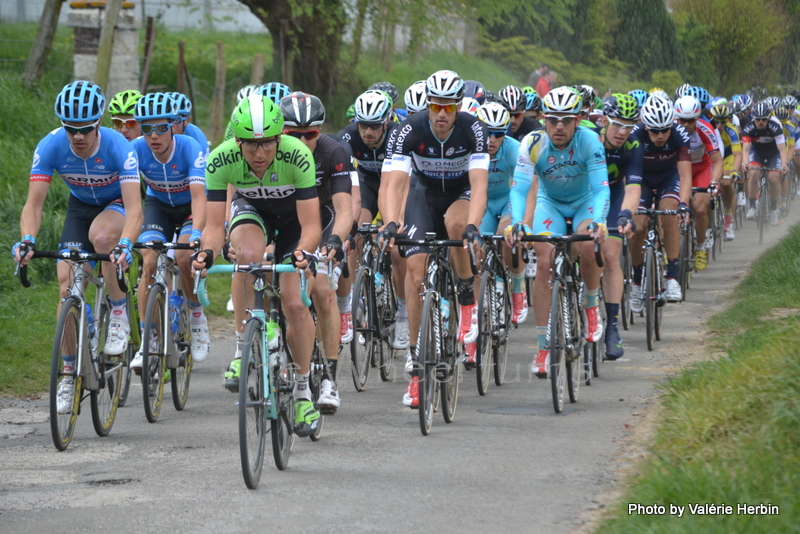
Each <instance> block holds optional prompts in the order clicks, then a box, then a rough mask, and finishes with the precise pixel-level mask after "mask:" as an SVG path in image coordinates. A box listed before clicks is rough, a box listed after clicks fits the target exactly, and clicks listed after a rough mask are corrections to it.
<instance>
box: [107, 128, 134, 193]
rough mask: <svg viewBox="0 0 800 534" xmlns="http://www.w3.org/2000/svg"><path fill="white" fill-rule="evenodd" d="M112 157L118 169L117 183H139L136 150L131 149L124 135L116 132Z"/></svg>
mask: <svg viewBox="0 0 800 534" xmlns="http://www.w3.org/2000/svg"><path fill="white" fill-rule="evenodd" d="M112 132H113V134H114V143H115V145H116V146H115V150H114V157H115V159H116V161H115V163H116V165H117V168H118V169H119V183H120V184H124V183H136V184H138V183H139V157H138V156H137V155H136V150H134V149H133V147H132V146H131V144H130V143H129V142H128V140H127V139H125V137H124V136H123V135H122V134H121V133H118V132H114V131H113V130H112Z"/></svg>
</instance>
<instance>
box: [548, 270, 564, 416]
mask: <svg viewBox="0 0 800 534" xmlns="http://www.w3.org/2000/svg"><path fill="white" fill-rule="evenodd" d="M564 298H565V295H564V287H563V286H562V285H561V282H559V281H558V280H556V281H554V282H553V287H552V292H551V296H550V315H549V317H548V323H547V325H548V326H547V330H548V332H549V333H550V347H549V348H550V369H549V371H550V388H551V392H552V394H553V409H554V410H555V412H556V413H561V412H562V411H563V410H564V393H565V391H564V389H565V386H566V369H565V368H564V367H565V364H566V356H565V353H566V346H567V337H566V335H567V334H566V325H565V324H564Z"/></svg>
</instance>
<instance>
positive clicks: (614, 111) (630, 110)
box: [603, 93, 639, 121]
mask: <svg viewBox="0 0 800 534" xmlns="http://www.w3.org/2000/svg"><path fill="white" fill-rule="evenodd" d="M603 113H605V114H606V116H608V117H610V118H612V119H627V120H631V121H635V120H636V119H638V118H639V106H637V105H636V99H635V98H633V97H632V96H631V95H624V94H620V93H615V94H613V95H611V96H610V97H608V98H607V99H606V101H605V102H604V103H603Z"/></svg>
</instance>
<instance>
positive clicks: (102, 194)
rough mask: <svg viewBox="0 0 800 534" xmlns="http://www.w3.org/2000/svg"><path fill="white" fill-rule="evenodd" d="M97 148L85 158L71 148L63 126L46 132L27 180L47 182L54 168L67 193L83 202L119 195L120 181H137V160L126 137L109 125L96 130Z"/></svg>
mask: <svg viewBox="0 0 800 534" xmlns="http://www.w3.org/2000/svg"><path fill="white" fill-rule="evenodd" d="M97 136H98V139H97V148H96V149H95V152H94V153H93V154H92V155H91V156H89V157H88V158H86V159H83V158H80V157H78V156H77V155H76V154H75V152H73V150H72V146H71V145H70V142H69V137H68V135H67V132H66V130H64V128H58V129H56V130H53V131H52V132H50V133H49V134H47V135H46V136H45V137H44V138H43V139H42V140H41V141H39V144H38V145H36V151H35V152H34V153H33V164H32V165H31V173H30V181H31V182H47V183H50V181H51V180H52V179H53V173H54V172H57V173H58V174H59V176H61V178H63V180H64V181H65V182H66V183H67V186H68V187H69V190H70V194H71V195H72V196H74V197H76V198H77V199H79V200H80V201H81V202H83V203H84V204H88V205H91V206H105V205H106V204H108V203H109V202H111V201H113V200H115V199H117V198H120V196H121V195H122V190H121V189H120V184H121V183H125V182H133V183H137V184H138V183H139V160H138V159H137V157H136V151H135V150H134V149H133V147H132V146H131V145H130V143H128V140H127V139H125V137H123V135H122V134H121V133H119V132H116V131H114V130H112V129H111V128H105V127H100V128H98V130H97Z"/></svg>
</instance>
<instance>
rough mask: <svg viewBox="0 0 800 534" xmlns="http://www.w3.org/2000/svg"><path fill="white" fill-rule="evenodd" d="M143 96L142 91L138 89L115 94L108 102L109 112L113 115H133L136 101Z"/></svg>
mask: <svg viewBox="0 0 800 534" xmlns="http://www.w3.org/2000/svg"><path fill="white" fill-rule="evenodd" d="M140 98H142V93H140V92H139V91H137V90H136V89H129V90H127V91H122V92H121V93H117V94H115V95H114V98H112V99H111V101H110V102H109V103H108V112H109V113H111V114H112V115H133V111H134V110H135V109H136V101H137V100H139V99H140Z"/></svg>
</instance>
